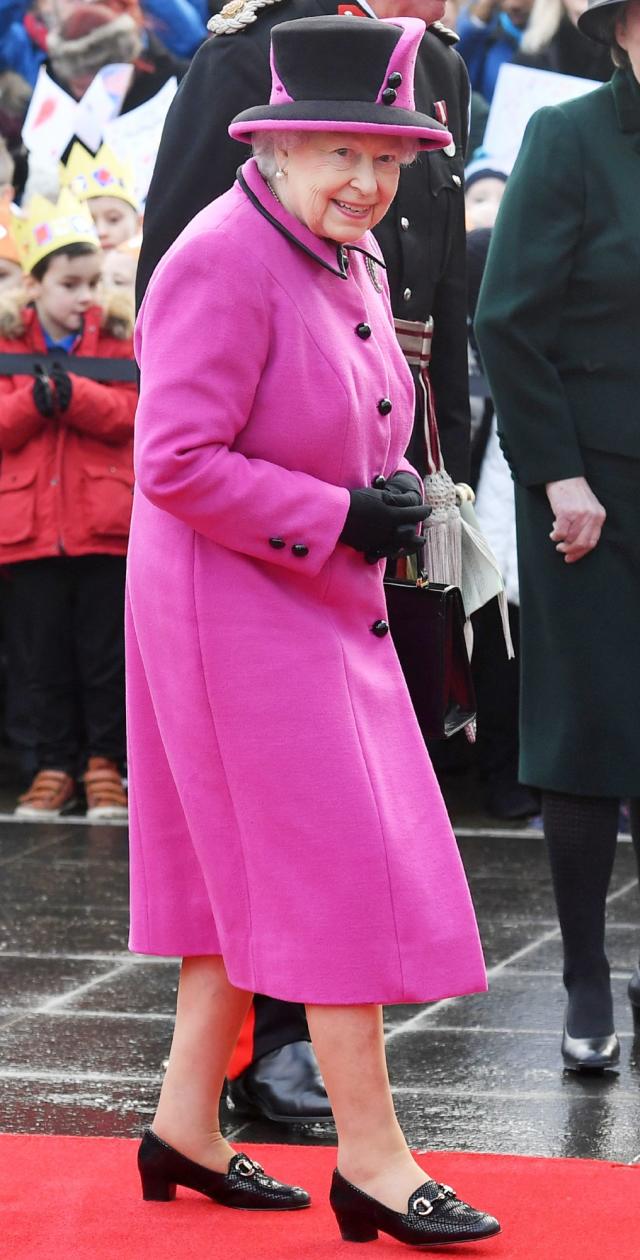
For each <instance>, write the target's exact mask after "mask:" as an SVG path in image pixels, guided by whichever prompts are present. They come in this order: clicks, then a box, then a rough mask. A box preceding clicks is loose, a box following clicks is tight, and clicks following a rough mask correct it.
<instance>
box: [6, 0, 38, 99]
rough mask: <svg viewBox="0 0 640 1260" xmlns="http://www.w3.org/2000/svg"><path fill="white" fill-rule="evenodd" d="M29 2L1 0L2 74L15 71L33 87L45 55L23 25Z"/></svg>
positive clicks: (25, 0)
mask: <svg viewBox="0 0 640 1260" xmlns="http://www.w3.org/2000/svg"><path fill="white" fill-rule="evenodd" d="M28 7H29V6H28V4H27V0H0V72H2V71H3V70H14V71H15V72H16V74H21V75H22V77H23V79H26V80H27V83H30V84H31V86H32V87H33V86H34V84H35V81H36V79H37V77H38V70H39V69H40V66H41V65H42V62H43V61H44V59H45V55H46V54H45V53H44V52H43V51H42V49H41V48H37V47H36V45H35V44H34V43H33V41H32V39H31V37H30V36H29V34H28V33H27V31H26V30H25V28H24V26H23V25H22V19H23V17H24V15H25V13H26V12H27V9H28Z"/></svg>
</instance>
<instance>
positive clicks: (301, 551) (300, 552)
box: [291, 543, 309, 556]
mask: <svg viewBox="0 0 640 1260" xmlns="http://www.w3.org/2000/svg"><path fill="white" fill-rule="evenodd" d="M291 550H292V552H293V554H294V556H308V555H309V548H308V547H305V545H304V543H294V544H293V547H292V548H291Z"/></svg>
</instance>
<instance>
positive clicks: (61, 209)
mask: <svg viewBox="0 0 640 1260" xmlns="http://www.w3.org/2000/svg"><path fill="white" fill-rule="evenodd" d="M13 232H14V236H15V238H16V240H17V242H18V248H19V250H20V255H21V258H22V265H23V267H24V269H25V271H27V272H29V271H33V268H34V267H35V265H36V263H39V262H41V261H42V259H43V258H46V257H47V254H53V252H54V250H56V249H63V248H64V246H65V245H74V244H76V243H77V242H80V243H81V244H83V245H95V247H96V249H99V248H100V242H99V240H98V234H97V232H96V229H95V224H94V222H93V219H92V218H91V215H90V214H89V210H88V208H87V207H86V206H82V205H80V202H79V201H76V198H75V197H74V196H73V195H72V193H70V192H69V189H68V188H63V190H62V192H61V193H60V196H59V198H58V200H57V202H56V203H55V204H54V203H53V202H52V201H49V200H48V198H47V197H41V196H40V195H39V194H38V195H37V196H35V197H33V198H32V199H31V201H30V202H29V205H28V206H27V209H26V211H25V213H24V214H23V215H22V216H21V217H20V218H19V219H18V218H16V220H15V222H14V227H13Z"/></svg>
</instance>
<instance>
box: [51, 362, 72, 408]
mask: <svg viewBox="0 0 640 1260" xmlns="http://www.w3.org/2000/svg"><path fill="white" fill-rule="evenodd" d="M51 380H52V381H53V384H54V385H55V390H56V401H57V403H58V407H59V409H60V411H66V410H67V407H68V406H69V403H70V402H71V395H72V393H73V383H72V380H71V377H70V376H69V373H68V372H67V371H65V369H64V368H63V366H62V364H61V363H54V365H53V367H52V369H51Z"/></svg>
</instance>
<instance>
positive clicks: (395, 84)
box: [387, 70, 402, 88]
mask: <svg viewBox="0 0 640 1260" xmlns="http://www.w3.org/2000/svg"><path fill="white" fill-rule="evenodd" d="M401 83H402V75H401V74H400V71H399V70H394V72H393V74H390V75H389V78H388V79H387V86H388V87H390V88H399V87H400V84H401Z"/></svg>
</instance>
